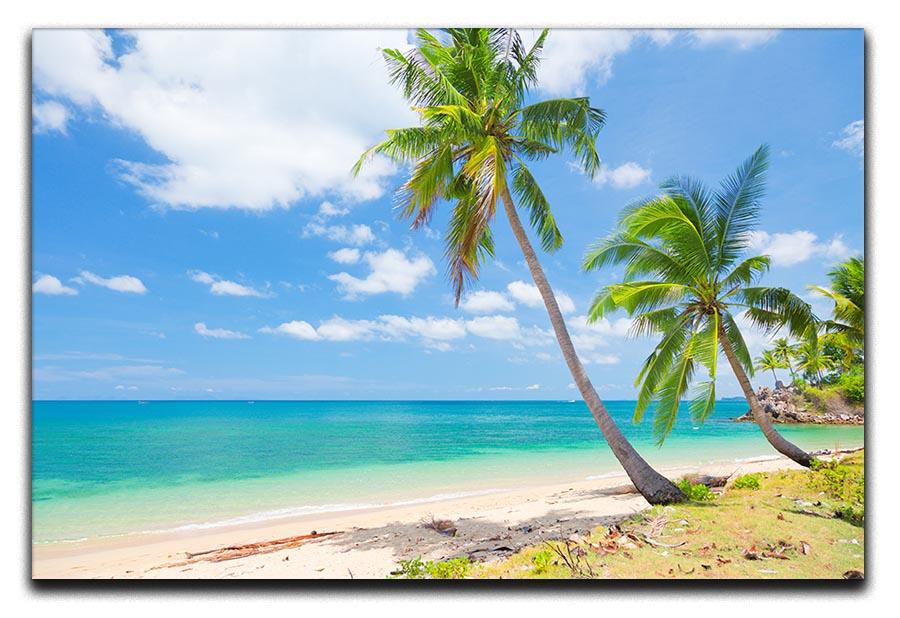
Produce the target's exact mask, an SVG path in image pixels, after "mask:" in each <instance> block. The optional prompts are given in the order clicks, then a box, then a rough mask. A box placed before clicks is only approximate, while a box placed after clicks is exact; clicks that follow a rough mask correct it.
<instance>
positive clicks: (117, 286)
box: [75, 270, 147, 294]
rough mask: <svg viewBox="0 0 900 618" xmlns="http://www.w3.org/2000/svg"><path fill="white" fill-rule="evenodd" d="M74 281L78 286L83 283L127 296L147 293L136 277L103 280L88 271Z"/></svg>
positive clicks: (81, 273)
mask: <svg viewBox="0 0 900 618" xmlns="http://www.w3.org/2000/svg"><path fill="white" fill-rule="evenodd" d="M75 281H76V282H78V283H79V284H84V283H85V282H87V283H92V284H94V285H99V286H100V287H104V288H108V289H110V290H113V291H115V292H125V293H128V294H146V293H147V288H146V287H144V283H143V282H142V281H141V280H140V279H138V278H137V277H132V276H131V275H117V276H115V277H109V278H105V277H101V276H99V275H95V274H94V273H92V272H90V271H87V270H82V271H81V272H80V273H79V275H78V277H76V278H75Z"/></svg>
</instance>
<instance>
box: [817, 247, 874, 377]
mask: <svg viewBox="0 0 900 618" xmlns="http://www.w3.org/2000/svg"><path fill="white" fill-rule="evenodd" d="M828 276H829V278H830V279H831V288H830V289H829V288H824V287H822V286H818V285H811V286H809V288H810V289H811V290H813V291H814V292H816V293H818V294H821V295H822V296H825V297H827V298H830V299H831V300H832V301H834V308H833V309H832V319H831V320H826V321H825V322H824V323H823V325H824V328H825V334H824V335H823V336H822V340H823V343H824V344H825V345H829V346H833V347H835V348H837V349H838V350H840V359H839V360H840V365H841V368H842V369H843V370H844V371H847V370H848V369H850V366H851V365H852V364H853V363H854V362H856V361H857V360H858V358H859V356H860V355H861V354H862V352H863V350H864V347H865V341H866V316H865V292H866V265H865V261H864V259H863V258H861V257H854V258H850V259H849V260H847V261H846V262H844V263H842V264H840V265H838V266H837V267H836V268H834V269H833V270H832V271H831V272H829V273H828Z"/></svg>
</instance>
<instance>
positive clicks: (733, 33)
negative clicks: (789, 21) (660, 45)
mask: <svg viewBox="0 0 900 618" xmlns="http://www.w3.org/2000/svg"><path fill="white" fill-rule="evenodd" d="M690 36H691V39H692V41H693V43H694V45H695V46H697V47H701V48H702V47H710V46H713V45H721V46H726V47H732V48H734V49H737V50H740V51H746V50H749V49H753V48H754V47H758V46H760V45H764V44H766V43H768V42H769V41H771V40H772V39H774V38H775V37H776V36H778V30H759V29H753V28H742V29H740V30H729V29H726V28H716V29H713V30H694V31H692V32H691V34H690Z"/></svg>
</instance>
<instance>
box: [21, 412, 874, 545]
mask: <svg viewBox="0 0 900 618" xmlns="http://www.w3.org/2000/svg"><path fill="white" fill-rule="evenodd" d="M606 404H607V408H608V409H609V411H610V413H611V414H612V415H613V416H614V417H615V418H616V420H617V421H618V423H619V425H620V427H621V428H622V429H623V431H624V432H625V434H626V436H627V437H628V438H629V439H630V440H631V441H632V443H633V444H634V446H635V447H636V448H637V449H638V450H639V451H640V452H641V454H642V455H643V456H644V457H645V458H647V459H648V460H649V461H650V463H651V464H653V465H654V466H657V467H664V466H675V465H692V464H698V463H706V462H711V461H723V460H726V461H735V462H739V461H740V460H741V459H745V458H751V457H756V456H771V455H774V454H775V452H774V451H773V450H772V448H771V447H770V446H769V445H768V443H767V442H766V441H765V439H764V438H763V436H762V434H761V433H760V431H759V429H758V428H757V427H756V425H754V424H752V423H735V422H734V421H733V420H732V419H733V418H734V417H735V416H738V415H740V414H743V413H744V412H745V411H746V409H747V405H746V403H744V402H741V401H721V402H719V403H717V405H716V409H715V412H714V413H713V415H712V416H711V417H710V418H709V419H707V421H706V422H705V423H703V424H701V425H697V424H695V423H693V422H692V421H691V419H690V416H689V414H688V413H687V410H686V409H684V410H683V412H682V415H681V418H680V419H679V421H678V423H677V424H676V426H675V429H674V430H673V432H672V434H671V435H670V436H669V437H668V439H667V440H666V442H665V443H664V445H663V446H662V447H658V446H656V444H655V442H654V440H653V436H652V421H651V416H650V413H649V412H648V417H647V419H645V421H644V422H643V423H642V424H634V423H633V422H632V420H631V416H632V412H633V410H634V402H633V401H609V402H606ZM684 407H685V408H686V405H685V406H684ZM778 430H779V431H780V432H782V433H783V434H784V435H785V437H787V438H788V439H789V440H791V441H793V442H795V443H796V444H798V445H799V446H801V447H803V448H805V449H818V448H831V447H836V446H839V447H853V446H862V444H863V428H862V427H858V426H827V425H802V426H801V425H797V426H778ZM620 471H621V468H620V467H619V466H618V464H617V462H616V460H615V458H614V457H613V455H612V453H611V451H610V450H609V448H608V447H607V446H606V443H605V442H604V441H603V438H602V436H601V434H600V431H599V429H597V427H596V425H595V424H594V421H593V419H592V418H591V416H590V414H589V412H588V410H587V408H586V406H585V405H584V403H583V402H582V401H580V400H579V401H577V402H564V401H563V402H559V401H255V402H250V401H150V402H137V401H35V402H34V403H33V406H32V539H33V541H34V542H36V543H53V542H71V541H79V540H84V539H91V538H96V537H105V536H119V535H126V534H138V533H146V532H153V531H164V530H168V531H171V530H184V531H188V530H191V529H200V528H210V527H216V526H224V525H229V524H237V523H244V522H254V521H264V520H274V519H278V518H284V517H291V516H295V515H302V514H307V513H317V512H326V511H341V510H352V509H359V508H369V507H373V506H382V505H390V504H416V503H423V504H424V503H427V502H429V501H435V500H440V499H444V498H449V497H453V496H466V495H477V494H481V493H489V492H493V491H499V490H504V489H511V488H515V487H521V486H523V485H529V484H530V485H536V484H542V483H553V482H565V481H573V480H582V479H585V478H591V477H602V476H604V475H607V476H608V475H612V474H616V473H618V472H620Z"/></svg>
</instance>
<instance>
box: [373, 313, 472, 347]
mask: <svg viewBox="0 0 900 618" xmlns="http://www.w3.org/2000/svg"><path fill="white" fill-rule="evenodd" d="M379 320H381V322H382V324H383V325H382V327H381V329H382V332H384V333H386V334H388V335H390V336H394V337H398V338H399V337H403V336H418V337H423V338H424V339H427V340H433V341H452V340H454V339H461V338H462V337H465V336H466V325H465V324H464V323H463V321H462V320H454V319H451V318H435V317H432V316H428V317H426V318H416V317H413V318H405V317H401V316H399V315H383V316H381V317H380V318H379Z"/></svg>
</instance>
